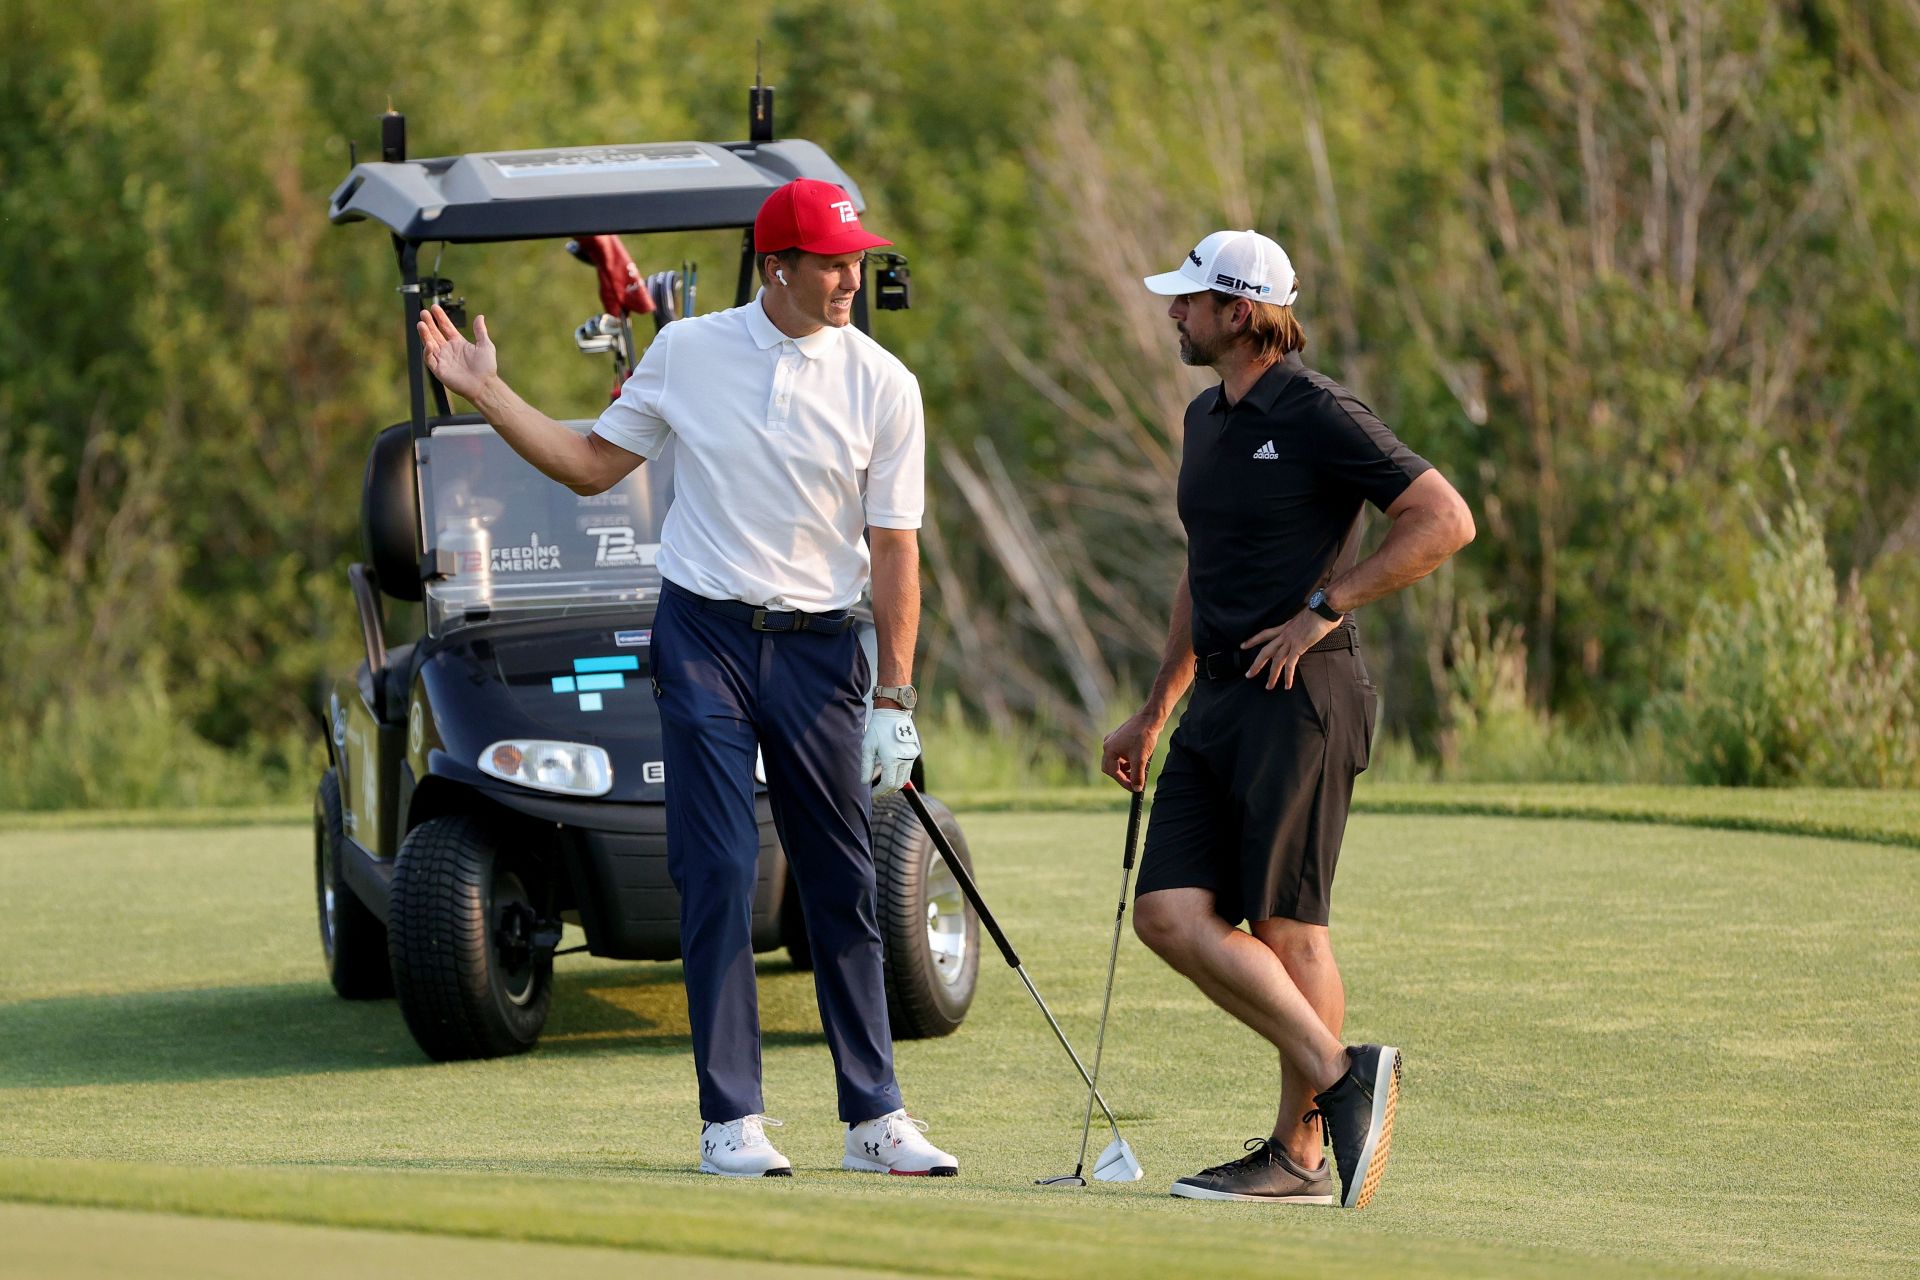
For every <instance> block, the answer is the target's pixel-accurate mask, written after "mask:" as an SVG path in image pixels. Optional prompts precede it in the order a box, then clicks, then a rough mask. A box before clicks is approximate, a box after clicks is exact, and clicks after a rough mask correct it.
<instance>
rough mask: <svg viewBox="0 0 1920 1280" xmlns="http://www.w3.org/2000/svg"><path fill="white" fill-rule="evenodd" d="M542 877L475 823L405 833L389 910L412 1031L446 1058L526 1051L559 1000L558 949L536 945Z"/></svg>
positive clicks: (451, 822) (454, 821) (437, 822)
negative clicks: (555, 990)
mask: <svg viewBox="0 0 1920 1280" xmlns="http://www.w3.org/2000/svg"><path fill="white" fill-rule="evenodd" d="M538 888H539V883H538V881H537V879H535V878H533V877H532V876H531V875H529V874H523V872H522V871H521V870H520V869H517V868H516V867H514V866H513V865H512V864H511V863H510V862H508V861H507V860H506V859H505V858H503V857H502V855H501V853H500V851H499V850H498V849H496V848H495V847H494V844H493V842H492V841H491V840H489V839H488V838H487V834H486V827H485V826H484V825H483V824H482V823H481V822H480V820H479V819H477V818H474V817H471V816H469V815H466V814H452V815H448V816H445V817H439V818H430V819H428V820H427V821H425V822H423V823H421V824H420V825H419V826H417V827H415V828H414V829H413V830H411V831H409V832H408V833H407V838H406V839H405V840H404V841H402V842H401V845H400V856H399V858H397V859H396V860H395V864H394V872H393V900H392V903H391V905H390V908H389V910H388V913H387V933H388V936H389V938H390V940H391V948H390V950H391V953H392V957H393V985H394V992H395V994H396V995H398V996H399V997H400V1012H401V1013H403V1014H404V1015H406V1019H407V1030H409V1031H411V1032H412V1033H413V1038H414V1040H416V1041H417V1042H418V1043H419V1045H420V1047H421V1048H422V1049H424V1050H425V1051H426V1053H427V1056H428V1057H430V1058H433V1059H435V1060H437V1061H440V1062H450V1061H454V1060H457V1059H462V1058H500V1057H505V1056H506V1055H507V1054H511V1053H524V1052H526V1051H527V1050H528V1049H531V1048H532V1047H533V1046H534V1044H535V1042H537V1041H538V1040H539V1039H540V1029H541V1027H542V1026H544V1025H545V1024H546V1021H547V1006H548V1005H549V1004H550V1003H551V1002H552V1000H553V954H552V952H551V951H542V950H540V949H539V948H538V947H536V946H534V945H533V937H534V933H535V932H536V926H537V923H538V921H539V919H540V917H541V914H542V912H541V909H540V907H541V904H540V902H539V900H538V898H537V897H536V891H537V890H538Z"/></svg>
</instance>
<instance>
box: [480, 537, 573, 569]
mask: <svg viewBox="0 0 1920 1280" xmlns="http://www.w3.org/2000/svg"><path fill="white" fill-rule="evenodd" d="M559 567H560V548H559V547H557V546H555V545H554V544H553V543H551V542H542V541H540V535H539V534H537V533H535V534H529V535H528V539H527V545H526V546H524V547H495V548H494V549H493V571H494V572H495V573H527V572H529V571H532V570H547V569H558V568H559Z"/></svg>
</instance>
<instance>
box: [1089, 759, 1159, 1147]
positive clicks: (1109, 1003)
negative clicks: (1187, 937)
mask: <svg viewBox="0 0 1920 1280" xmlns="http://www.w3.org/2000/svg"><path fill="white" fill-rule="evenodd" d="M1145 800H1146V779H1145V776H1144V774H1143V776H1142V778H1141V789H1140V790H1139V791H1136V792H1134V793H1133V803H1132V804H1131V805H1130V806H1129V807H1128V810H1127V851H1126V854H1125V856H1123V857H1122V858H1121V861H1120V905H1119V906H1118V907H1116V908H1115V909H1114V912H1113V945H1112V946H1111V947H1110V948H1108V950H1107V990H1106V994H1105V995H1103V996H1101V997H1100V1034H1099V1035H1098V1036H1096V1037H1095V1038H1094V1042H1093V1077H1092V1079H1090V1080H1088V1081H1087V1117H1086V1120H1085V1121H1084V1122H1083V1123H1082V1124H1081V1126H1080V1165H1085V1164H1086V1162H1087V1139H1088V1136H1089V1135H1090V1134H1092V1132H1093V1100H1094V1097H1095V1095H1097V1094H1098V1093H1099V1091H1100V1060H1101V1058H1102V1057H1104V1056H1105V1054H1106V1049H1107V1012H1108V1010H1110V1009H1112V1008H1113V973H1114V969H1115V967H1116V966H1117V965H1118V964H1119V962H1120V927H1121V924H1122V923H1123V922H1124V921H1125V920H1126V918H1127V884H1128V882H1129V881H1131V880H1132V879H1133V853H1134V849H1135V847H1136V845H1137V844H1138V842H1139V839H1140V811H1141V809H1142V808H1143V807H1144V806H1145ZM1079 1171H1080V1166H1079V1165H1076V1166H1075V1168H1074V1172H1075V1173H1078V1172H1079Z"/></svg>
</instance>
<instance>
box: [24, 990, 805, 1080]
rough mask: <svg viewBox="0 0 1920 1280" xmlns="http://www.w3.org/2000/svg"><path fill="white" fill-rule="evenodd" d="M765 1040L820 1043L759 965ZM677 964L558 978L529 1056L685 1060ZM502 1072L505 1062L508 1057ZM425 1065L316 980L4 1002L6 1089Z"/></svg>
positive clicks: (382, 1021)
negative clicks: (593, 1055)
mask: <svg viewBox="0 0 1920 1280" xmlns="http://www.w3.org/2000/svg"><path fill="white" fill-rule="evenodd" d="M759 969H760V977H761V982H760V998H761V1017H762V1022H763V1025H764V1028H765V1030H764V1034H763V1039H764V1041H765V1043H766V1044H767V1045H768V1046H770V1047H772V1046H781V1045H813V1044H822V1043H824V1037H823V1036H822V1035H821V1033H820V1030H819V1019H818V1015H817V1014H816V1013H815V1012H814V1006H813V985H812V982H811V981H810V980H809V979H808V977H807V975H806V974H803V973H797V972H795V971H794V970H793V969H792V968H791V967H790V966H788V965H787V964H785V963H784V962H774V961H770V960H769V961H763V962H762V963H761V964H760V966H759ZM691 1051H692V1040H691V1038H690V1037H689V1035H688V1033H687V1026H686V996H685V993H684V988H683V987H682V986H681V975H680V966H679V965H678V964H635V965H631V966H622V967H620V968H616V969H605V968H602V969H595V970H592V971H588V972H580V971H573V972H569V971H568V969H567V967H566V964H565V962H564V961H562V962H561V965H560V968H559V970H558V971H557V972H556V973H555V975H554V1000H553V1010H552V1012H551V1013H550V1014H549V1015H548V1018H547V1025H546V1031H545V1033H544V1034H543V1037H542V1040H541V1043H540V1045H539V1047H538V1048H536V1049H535V1050H534V1052H535V1053H536V1054H539V1055H541V1056H547V1055H550V1054H582V1053H609V1052H614V1053H633V1052H640V1053H655V1054H658V1053H687V1054H690V1053H691ZM509 1061H511V1060H510V1059H509ZM432 1065H433V1064H432V1063H431V1062H430V1061H429V1060H428V1058H427V1056H426V1055H425V1054H423V1053H422V1052H420V1048H419V1046H417V1045H416V1044H414V1042H413V1037H412V1036H410V1035H409V1034H408V1033H407V1027H406V1022H405V1021H404V1020H403V1019H402V1018H401V1016H400V1009H399V1006H398V1005H396V1004H395V1003H394V1002H393V1001H392V1000H370V1001H354V1000H342V999H339V998H338V997H337V996H335V995H334V994H333V989H332V988H331V987H329V986H327V985H326V984H325V983H324V982H298V983H282V984H277V985H271V986H250V987H210V988H200V989H195V990H190V991H143V992H137V993H132V994H127V995H95V996H61V997H57V998H53V999H46V1000H23V1001H19V1002H17V1003H13V1004H3V1005H0V1088H14V1089H18V1088H68V1087H74V1086H83V1085H116V1084H156V1083H170V1082H178V1081H188V1080H227V1079H249V1078H259V1077H275V1076H304V1075H319V1074H323V1073H325V1072H330V1071H377V1070H383V1069H386V1068H391V1067H427V1066H432Z"/></svg>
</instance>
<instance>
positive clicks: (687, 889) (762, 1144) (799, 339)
mask: <svg viewBox="0 0 1920 1280" xmlns="http://www.w3.org/2000/svg"><path fill="white" fill-rule="evenodd" d="M889 243H891V242H890V241H887V240H883V239H881V238H880V237H878V236H875V235H872V234H870V233H869V232H867V231H865V230H864V229H863V228H862V227H861V225H860V220H859V216H858V214H857V213H856V211H855V210H854V207H853V203H852V201H850V200H849V199H848V198H847V193H846V192H845V191H843V190H841V189H840V188H839V187H837V186H834V185H833V184H832V183H827V182H817V181H813V180H810V179H804V178H803V179H798V180H796V181H794V182H790V183H788V184H786V185H785V186H783V187H781V188H779V189H778V190H776V191H775V192H774V193H773V194H772V195H771V196H769V197H768V198H767V200H766V203H765V204H764V205H763V206H762V207H761V210H760V214H759V216H758V218H756V219H755V222H754V248H755V252H756V253H758V254H759V255H760V276H761V281H762V284H763V286H764V287H763V288H762V289H761V291H760V294H759V296H758V297H756V298H755V299H754V301H752V302H750V303H748V304H747V305H746V306H744V307H735V308H733V309H732V310H730V311H721V312H716V313H713V314H710V315H705V316H698V317H688V318H687V319H684V320H681V321H678V322H676V323H674V324H670V325H668V326H666V327H665V328H663V329H662V330H661V331H660V333H659V335H658V336H657V337H656V338H655V339H654V341H653V344H652V345H651V346H650V347H649V348H648V349H647V352H646V354H645V356H644V357H643V358H642V359H641V361H640V363H639V366H638V367H637V368H636V369H635V370H634V372H633V376H632V377H630V378H629V379H628V380H627V383H626V386H625V387H624V388H622V390H621V393H620V397H619V399H618V400H616V401H615V402H614V403H613V404H612V405H611V406H610V407H609V408H608V409H607V411H606V412H605V413H604V414H602V415H601V417H600V420H599V421H598V422H597V423H595V424H594V428H593V431H592V432H591V433H590V434H588V435H586V436H581V435H579V434H577V433H576V432H574V431H572V430H570V429H569V428H567V427H565V426H562V425H561V424H559V423H557V422H555V421H554V420H553V419H551V418H549V417H547V416H546V415H545V414H543V413H540V412H539V411H538V410H536V409H534V408H533V407H532V406H530V405H528V404H527V403H526V402H525V401H524V400H522V399H521V398H520V397H519V396H518V395H516V394H514V392H513V391H512V389H511V388H509V387H508V386H507V384H506V383H505V382H504V381H502V380H501V378H500V376H499V373H498V367H497V362H496V359H495V352H494V347H493V345H492V343H491V342H490V341H489V340H488V338H487V327H486V320H485V318H484V317H477V318H476V319H475V321H474V334H475V341H474V342H471V343H470V342H467V341H466V340H465V339H464V338H462V337H461V336H460V333H459V330H458V329H456V328H455V327H454V325H453V323H452V322H451V321H450V320H448V319H447V317H446V315H445V313H444V312H442V311H441V310H440V308H438V307H435V308H434V309H433V311H432V312H430V313H423V314H422V316H421V320H420V335H421V340H422V342H423V343H424V344H425V349H426V359H427V366H428V368H430V369H431V370H432V371H433V373H434V375H435V376H436V377H438V378H439V379H440V381H441V382H443V383H444V384H446V386H447V387H448V389H449V390H452V391H454V392H456V393H458V394H460V395H462V396H464V397H466V398H467V399H468V400H470V401H472V402H473V405H474V407H475V408H476V409H478V410H479V411H480V412H481V414H482V415H483V416H485V418H486V419H487V421H488V422H490V423H492V424H493V426H494V429H495V430H497V431H498V432H499V433H500V435H501V436H502V437H503V438H504V439H505V440H506V441H507V442H508V443H509V444H511V445H512V446H513V447H514V448H515V449H516V450H518V451H519V453H520V454H521V456H523V457H524V458H526V459H527V461H529V462H531V463H532V464H533V465H534V466H536V467H538V468H539V469H540V470H541V471H543V472H545V473H546V474H547V475H549V476H551V477H553V478H554V479H555V480H558V481H559V482H560V483H562V484H564V485H567V486H568V487H569V488H571V489H573V490H575V491H576V492H579V493H584V494H593V493H600V492H602V491H604V490H605V489H607V488H608V487H609V486H611V485H613V484H614V483H616V482H617V481H619V480H620V478H621V477H623V476H625V475H626V474H627V473H628V472H630V471H632V470H633V469H634V468H635V467H637V466H639V465H641V464H642V463H644V462H645V461H646V460H647V459H649V458H655V457H658V456H659V454H660V452H661V450H662V449H664V448H665V447H666V445H667V442H668V440H669V438H671V439H673V440H675V441H677V448H676V450H675V454H674V468H675V470H674V489H675V493H674V501H673V505H672V507H671V508H670V509H669V510H668V512H667V518H666V523H665V525H664V527H663V528H662V530H661V536H660V552H659V559H658V564H659V567H660V572H661V576H662V577H663V578H664V579H665V588H664V590H663V592H662V595H661V600H660V609H659V613H658V615H657V616H656V618H655V620H654V627H653V651H652V659H653V680H654V690H655V696H656V699H657V701H658V703H659V708H660V716H661V724H662V728H663V731H664V737H665V754H666V766H667V813H668V823H667V861H668V866H669V869H670V871H671V872H672V875H673V880H674V884H675V886H676V887H677V888H678V889H679V891H680V897H681V912H680V938H681V952H682V954H683V956H684V958H685V962H686V984H687V1006H688V1014H689V1017H690V1020H691V1023H692V1028H693V1046H694V1067H695V1071H696V1074H697V1075H698V1078H699V1085H700V1118H701V1121H702V1126H701V1133H700V1169H701V1171H702V1172H704V1173H716V1174H724V1175H727V1176H731V1177H763V1176H764V1177H778V1176H785V1175H788V1174H790V1173H791V1172H792V1166H791V1165H790V1164H789V1163H788V1161H787V1158H786V1157H785V1156H783V1155H781V1154H780V1153H779V1152H778V1151H777V1150H775V1149H774V1147H773V1145H772V1144H771V1143H770V1142H769V1141H768V1140H767V1137H766V1132H765V1129H764V1127H763V1122H764V1121H765V1119H766V1117H764V1116H763V1115H762V1114H761V1112H762V1109H763V1106H764V1103H763V1100H762V1097H761V1089H760V1017H759V1004H758V998H757V995H756V992H755V986H754V970H753V943H752V924H753V889H754V877H755V872H756V867H757V861H758V853H759V839H758V832H757V829H756V827H755V823H754V814H753V760H754V751H755V748H756V746H757V747H758V748H759V749H760V751H761V752H762V753H763V755H764V757H765V760H766V772H767V790H768V793H769V796H770V798H771V800H772V804H773V815H774V822H775V824H776V825H777V827H778V828H779V832H780V840H781V844H782V845H783V846H784V847H785V849H786V851H787V856H788V860H789V863H790V865H791V868H792V871H793V878H794V882H795V884H796V885H797V886H798V888H799V891H800V898H801V905H802V906H803V908H804V911H805V916H806V923H807V936H808V942H809V944H810V946H811V948H812V951H813V959H814V986H815V991H816V992H817V994H818V997H819V1002H820V1018H821V1023H822V1024H823V1026H824V1027H825V1030H826V1035H827V1042H828V1045H829V1046H830V1047H831V1049H832V1051H833V1061H834V1070H835V1074H836V1076H837V1078H838V1085H839V1104H840V1117H841V1119H842V1120H844V1121H846V1123H847V1126H848V1128H847V1133H846V1139H845V1153H844V1158H843V1160H842V1167H843V1168H847V1169H856V1170H861V1171H865V1172H872V1173H895V1174H923V1175H924V1174H931V1175H935V1176H947V1177H951V1176H954V1175H956V1174H957V1173H958V1172H959V1165H958V1162H956V1161H955V1160H954V1158H953V1157H952V1156H950V1155H948V1154H947V1153H945V1152H944V1151H941V1150H939V1149H938V1148H937V1147H934V1146H933V1145H932V1144H931V1143H929V1142H928V1141H927V1140H926V1138H925V1137H923V1136H922V1134H921V1130H922V1129H923V1128H924V1125H922V1124H921V1122H919V1121H916V1120H914V1119H912V1118H911V1117H909V1116H908V1115H907V1113H906V1111H905V1110H904V1109H903V1108H902V1106H901V1100H900V1088H899V1085H898V1084H897V1083H896V1081H895V1079H894V1073H893V1040H892V1035H891V1032H890V1030H889V1028H888V1025H887V1002H886V991H885V987H884V985H883V976H882V969H881V964H882V959H881V943H880V931H879V926H878V924H877V922H876V918H875V904H874V870H873V847H872V834H871V816H872V810H871V795H872V794H873V788H874V786H875V782H874V779H875V777H876V774H877V775H878V788H879V791H880V793H881V794H885V793H887V792H890V791H895V790H898V789H899V787H900V786H901V784H902V783H904V782H905V781H906V779H907V775H908V773H909V771H910V770H911V769H912V766H913V761H914V760H915V759H916V758H917V757H918V756H919V754H920V744H919V739H918V738H917V737H916V736H915V733H914V729H913V721H912V718H911V712H912V709H913V704H914V702H915V700H916V694H915V692H914V689H913V685H912V673H913V647H914V640H915V638H916V634H917V632H918V629H919V617H920V579H919V549H918V537H917V534H916V532H915V531H916V530H917V529H918V528H919V527H920V520H921V514H922V507H923V503H924V484H925V477H924V458H925V436H924V427H923V423H922V416H921V407H920V387H919V384H918V383H917V382H916V381H915V380H914V377H913V375H912V374H911V373H909V372H908V371H907V369H906V366H904V365H903V364H901V363H900V361H898V360H897V359H895V358H894V357H893V356H892V355H891V354H889V353H888V352H887V351H886V350H885V349H884V348H882V347H881V346H880V345H879V344H878V343H876V342H874V341H873V339H871V338H869V337H868V336H867V335H866V334H864V333H861V332H860V331H859V330H858V329H855V328H853V327H852V326H851V323H850V322H851V320H852V318H853V296H854V294H855V293H857V292H858V291H859V289H860V283H861V265H862V263H863V261H864V259H865V255H866V251H867V250H869V249H872V248H876V247H878V246H881V245H886V244H889ZM869 539H870V540H871V543H872V547H871V551H869V547H868V540H869ZM869 581H871V584H872V589H873V612H874V622H875V624H876V628H877V631H878V640H879V663H880V671H879V677H880V679H879V686H878V689H877V692H876V695H875V698H874V711H873V714H872V716H871V717H869V716H868V715H867V712H866V705H865V694H866V688H867V680H868V677H869V674H870V673H869V672H868V670H867V662H866V657H865V654H864V653H863V652H862V650H861V648H860V644H859V640H858V636H857V633H856V632H855V631H854V629H853V619H852V616H851V614H849V613H848V609H849V607H850V606H852V605H853V604H854V602H855V601H856V600H857V599H858V598H859V596H860V593H861V590H862V588H864V587H866V586H867V585H868V583H869Z"/></svg>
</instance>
